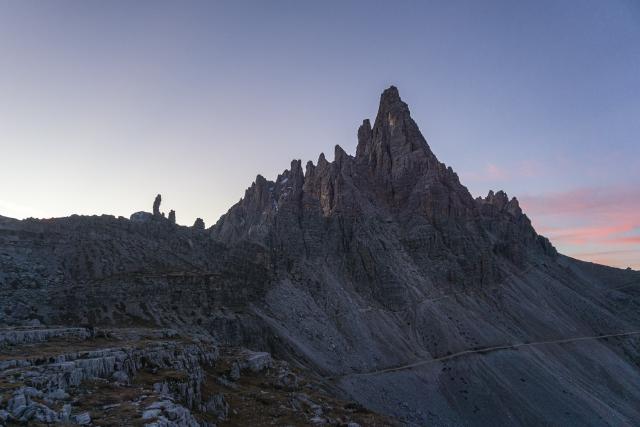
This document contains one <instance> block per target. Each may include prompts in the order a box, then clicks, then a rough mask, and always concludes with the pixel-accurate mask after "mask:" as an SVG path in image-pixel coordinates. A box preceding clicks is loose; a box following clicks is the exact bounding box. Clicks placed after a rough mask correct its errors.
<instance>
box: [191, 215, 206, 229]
mask: <svg viewBox="0 0 640 427" xmlns="http://www.w3.org/2000/svg"><path fill="white" fill-rule="evenodd" d="M193 228H195V229H196V230H204V220H203V219H202V218H196V220H195V222H194V223H193Z"/></svg>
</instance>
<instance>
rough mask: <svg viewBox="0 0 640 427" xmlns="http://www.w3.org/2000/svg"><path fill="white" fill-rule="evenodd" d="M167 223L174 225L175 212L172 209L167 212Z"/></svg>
mask: <svg viewBox="0 0 640 427" xmlns="http://www.w3.org/2000/svg"><path fill="white" fill-rule="evenodd" d="M169 222H170V223H171V224H175V223H176V211H174V210H173V209H171V210H170V211H169Z"/></svg>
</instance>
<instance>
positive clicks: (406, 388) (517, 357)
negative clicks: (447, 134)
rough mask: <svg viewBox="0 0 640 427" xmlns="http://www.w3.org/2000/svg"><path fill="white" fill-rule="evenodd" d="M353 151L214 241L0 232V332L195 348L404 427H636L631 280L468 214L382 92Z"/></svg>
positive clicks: (155, 223)
mask: <svg viewBox="0 0 640 427" xmlns="http://www.w3.org/2000/svg"><path fill="white" fill-rule="evenodd" d="M357 136H358V146H357V151H356V155H355V157H353V156H350V155H348V154H347V153H345V152H344V151H343V150H342V149H341V148H340V147H339V146H336V147H335V156H334V161H333V162H328V161H327V160H326V159H325V157H324V155H322V154H321V155H320V158H319V159H318V161H317V163H316V164H313V163H312V162H309V163H307V164H306V166H305V169H304V170H303V168H302V164H301V162H300V161H298V160H294V161H293V162H292V163H291V168H290V169H288V170H285V171H284V172H283V173H282V174H281V175H279V176H278V177H277V179H276V180H275V181H268V180H266V179H265V178H263V177H262V176H258V177H257V178H256V180H255V182H254V183H253V184H252V186H251V187H250V188H249V189H247V190H246V193H245V196H244V198H243V199H242V200H241V201H240V202H239V203H237V204H236V205H234V206H233V207H232V208H231V209H230V210H229V211H228V212H227V214H225V215H223V216H222V217H221V218H220V220H219V221H218V223H216V224H215V225H214V226H213V227H211V228H210V229H208V230H203V229H202V228H203V227H201V226H198V227H191V228H186V227H180V226H176V225H175V224H174V222H172V221H170V220H167V219H164V217H163V216H162V215H160V213H159V203H158V206H157V207H154V213H153V214H151V213H149V214H145V213H137V214H135V215H134V216H132V219H135V220H131V221H129V220H126V219H123V218H121V219H115V218H112V217H91V218H88V217H71V218H63V219H56V220H49V221H36V220H27V221H15V220H10V219H5V218H0V232H1V233H0V249H1V250H2V253H1V255H2V257H1V258H0V267H1V269H0V280H1V282H0V284H1V286H0V292H1V295H0V296H1V299H0V309H1V311H0V322H3V323H5V324H8V325H15V324H21V323H24V322H27V321H33V319H38V320H39V321H40V322H43V323H45V324H67V325H77V324H83V323H91V324H94V325H111V326H118V325H130V324H132V323H134V324H145V325H160V326H171V327H174V328H178V329H180V330H183V331H191V332H193V331H197V332H198V333H199V334H205V335H211V336H213V337H214V338H216V339H217V340H218V342H221V343H225V344H227V345H244V346H248V347H251V348H253V349H255V350H268V351H270V352H272V353H273V354H274V355H275V356H277V357H280V358H283V359H287V360H289V361H290V362H294V363H295V364H297V365H298V366H300V367H303V368H304V369H306V370H307V371H308V372H310V373H312V374H313V375H316V376H317V378H318V381H319V382H320V383H321V384H322V386H323V387H324V388H326V390H329V391H331V392H332V393H334V394H336V395H338V396H340V397H343V398H351V399H355V400H357V401H358V402H360V403H361V404H362V405H364V406H366V407H368V408H370V409H372V410H375V411H377V412H380V413H384V414H387V415H390V416H393V417H396V418H397V419H398V420H400V421H402V422H405V423H408V424H412V425H426V424H435V425H540V424H544V425H607V424H610V425H622V424H634V423H637V420H639V419H640V410H639V409H638V407H637V404H636V403H637V402H638V401H640V388H639V387H638V384H640V366H639V363H638V361H639V360H640V312H639V311H638V310H639V309H640V305H639V304H638V302H637V300H636V299H635V298H637V297H638V296H639V295H640V294H639V292H640V291H639V289H640V274H639V273H637V272H633V271H622V270H618V269H613V268H609V267H604V266H598V265H593V264H587V263H583V262H580V261H577V260H573V259H570V258H567V257H565V256H562V255H559V254H557V252H556V250H555V249H554V248H553V246H552V245H551V244H550V242H549V241H548V240H547V239H545V238H544V237H542V236H539V235H538V234H537V233H536V232H535V230H534V229H533V227H532V226H531V222H530V221H529V219H528V218H527V216H526V215H525V214H524V213H523V212H522V210H521V209H520V207H519V205H518V201H517V200H516V199H515V198H513V199H509V198H508V197H507V195H506V194H505V193H504V192H502V191H498V192H497V193H494V192H489V194H488V196H487V197H486V198H477V199H473V197H472V196H471V195H470V194H469V192H468V190H467V189H466V188H465V187H464V186H463V185H462V184H461V183H460V181H459V179H458V176H457V175H456V174H455V173H454V172H453V170H452V169H451V168H450V167H446V166H445V165H444V164H443V163H441V162H440V161H439V160H438V159H437V158H436V157H435V155H434V154H433V153H432V152H431V149H430V148H429V146H428V144H427V142H426V140H425V139H424V137H423V136H422V134H421V133H420V131H419V129H418V126H417V125H416V123H415V122H414V121H413V120H412V119H411V116H410V112H409V109H408V107H407V105H406V104H405V103H404V102H403V101H402V100H401V99H400V96H399V94H398V91H397V89H396V88H394V87H391V88H389V89H387V90H386V91H384V93H383V94H382V96H381V100H380V107H379V111H378V114H377V116H376V119H375V122H374V123H373V126H371V124H370V122H369V120H365V121H364V122H363V124H362V125H361V126H360V128H359V129H358V133H357ZM267 421H268V420H267ZM266 423H267V422H266V421H265V424H266Z"/></svg>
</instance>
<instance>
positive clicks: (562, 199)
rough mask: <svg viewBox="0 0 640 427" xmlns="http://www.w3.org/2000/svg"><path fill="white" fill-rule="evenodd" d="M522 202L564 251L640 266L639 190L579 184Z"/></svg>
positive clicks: (539, 227)
mask: <svg viewBox="0 0 640 427" xmlns="http://www.w3.org/2000/svg"><path fill="white" fill-rule="evenodd" d="M520 204H521V206H522V207H523V209H524V210H525V212H526V213H527V215H529V216H530V217H531V219H532V221H533V222H534V224H535V226H536V229H537V230H538V232H539V233H540V234H543V235H545V236H547V237H548V238H549V239H551V241H552V242H553V243H554V244H556V245H557V246H558V247H559V249H560V250H561V251H562V252H564V253H567V254H568V255H571V256H575V257H577V258H581V259H584V260H587V261H592V262H599V263H605V264H609V265H617V266H624V265H630V264H631V265H636V266H637V265H638V264H640V246H639V245H640V236H639V235H637V232H636V230H638V231H640V188H633V187H611V188H581V189H574V190H570V191H566V192H558V193H551V194H542V195H536V196H528V197H527V196H525V197H522V198H521V199H520ZM586 247H588V248H589V249H590V250H592V251H590V252H586V251H585V248H586Z"/></svg>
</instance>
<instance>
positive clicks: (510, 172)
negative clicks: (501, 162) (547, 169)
mask: <svg viewBox="0 0 640 427" xmlns="http://www.w3.org/2000/svg"><path fill="white" fill-rule="evenodd" d="M540 173H541V168H540V166H539V165H538V163H536V162H535V161H533V160H523V161H521V162H519V163H517V165H516V166H513V167H504V166H498V165H496V164H495V163H487V164H486V165H485V167H484V169H483V170H482V171H480V172H469V173H466V174H465V179H466V180H471V181H477V182H489V181H494V182H495V181H506V180H509V179H511V178H514V177H526V178H531V177H535V176H539V175H540Z"/></svg>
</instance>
